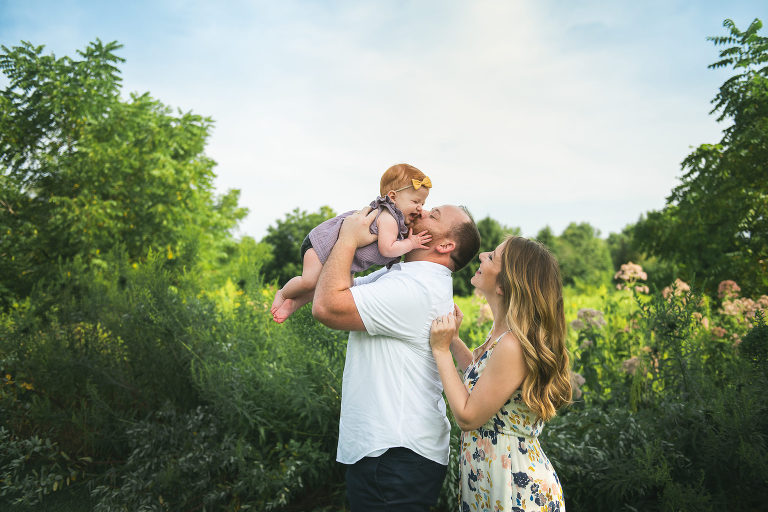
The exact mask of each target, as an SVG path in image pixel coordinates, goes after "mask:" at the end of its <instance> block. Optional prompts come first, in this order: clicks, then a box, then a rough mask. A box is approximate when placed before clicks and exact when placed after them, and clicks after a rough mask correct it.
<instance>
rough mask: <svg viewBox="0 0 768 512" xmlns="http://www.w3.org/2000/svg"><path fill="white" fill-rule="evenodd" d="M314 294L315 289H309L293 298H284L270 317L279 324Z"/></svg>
mask: <svg viewBox="0 0 768 512" xmlns="http://www.w3.org/2000/svg"><path fill="white" fill-rule="evenodd" d="M314 296H315V290H311V291H308V292H306V293H304V294H302V295H299V296H298V297H296V298H295V299H285V301H283V304H282V306H280V307H279V308H278V309H277V311H275V313H274V314H273V315H272V318H273V319H274V321H275V322H277V323H279V324H281V323H283V322H285V321H286V320H287V319H288V317H289V316H291V315H292V314H293V313H294V312H295V311H296V310H297V309H299V308H300V307H301V306H303V305H304V304H306V303H307V302H311V301H312V298H313V297H314Z"/></svg>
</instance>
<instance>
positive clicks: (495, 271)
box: [469, 242, 506, 296]
mask: <svg viewBox="0 0 768 512" xmlns="http://www.w3.org/2000/svg"><path fill="white" fill-rule="evenodd" d="M505 243H506V242H501V243H500V244H499V245H498V247H496V249H494V251H493V252H481V253H480V268H478V269H477V272H475V275H474V276H472V279H470V281H469V282H470V283H472V286H474V287H475V288H477V289H478V290H480V291H481V292H483V293H484V294H485V295H486V296H487V295H489V294H494V293H496V287H497V286H498V284H499V283H498V277H499V272H501V252H502V251H503V250H504V244H505Z"/></svg>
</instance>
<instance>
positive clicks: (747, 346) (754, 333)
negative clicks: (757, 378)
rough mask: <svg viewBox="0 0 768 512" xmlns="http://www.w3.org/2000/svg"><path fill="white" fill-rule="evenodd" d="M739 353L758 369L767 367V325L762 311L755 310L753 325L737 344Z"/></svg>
mask: <svg viewBox="0 0 768 512" xmlns="http://www.w3.org/2000/svg"><path fill="white" fill-rule="evenodd" d="M739 355H741V357H742V358H743V359H745V360H747V361H749V362H750V363H752V365H753V366H754V367H755V368H757V369H759V370H763V371H765V369H766V368H768V325H766V324H765V313H764V312H763V311H758V312H757V315H756V318H755V322H754V326H753V327H752V329H751V330H750V331H749V332H748V333H747V334H746V335H745V336H744V339H743V340H742V342H741V345H739Z"/></svg>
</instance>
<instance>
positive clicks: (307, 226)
mask: <svg viewBox="0 0 768 512" xmlns="http://www.w3.org/2000/svg"><path fill="white" fill-rule="evenodd" d="M335 216H336V213H335V212H334V211H333V210H332V209H331V208H330V207H329V206H321V207H320V209H319V210H318V211H317V212H316V213H308V212H306V211H304V210H300V209H299V208H296V209H294V210H293V211H292V212H290V213H287V214H285V218H284V219H282V220H280V219H278V220H277V224H276V225H275V226H269V227H268V228H267V235H266V236H265V237H264V238H262V239H261V241H262V242H266V243H268V244H270V245H271V246H272V256H273V258H272V260H271V261H269V262H267V263H266V264H265V265H264V267H263V272H264V280H265V281H273V280H277V283H278V285H280V286H282V285H284V284H285V283H286V282H287V281H288V280H289V279H290V278H292V277H293V276H296V275H300V274H301V265H302V261H301V252H300V249H301V243H302V242H303V241H304V237H306V236H307V235H308V234H309V232H310V231H311V230H312V228H314V227H315V226H317V225H318V224H321V223H322V222H324V221H326V220H328V219H330V218H333V217H335Z"/></svg>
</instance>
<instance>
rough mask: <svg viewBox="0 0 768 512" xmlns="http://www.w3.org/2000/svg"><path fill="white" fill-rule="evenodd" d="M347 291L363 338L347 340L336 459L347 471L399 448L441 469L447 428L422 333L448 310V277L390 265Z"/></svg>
mask: <svg viewBox="0 0 768 512" xmlns="http://www.w3.org/2000/svg"><path fill="white" fill-rule="evenodd" d="M350 290H351V292H352V297H353V298H354V300H355V305H356V307H357V311H358V313H360V318H362V320H363V324H364V325H365V328H366V331H352V332H350V333H349V342H348V344H347V357H346V363H345V365H344V378H343V383H342V392H341V419H340V421H339V444H338V449H337V452H336V460H337V461H339V462H341V463H344V464H354V463H355V462H357V461H358V460H360V459H361V458H363V457H365V456H367V455H378V454H380V453H381V452H382V451H383V450H386V449H388V448H393V447H405V448H409V449H411V450H413V451H414V452H416V453H418V454H419V455H421V456H423V457H426V458H427V459H430V460H433V461H435V462H437V463H439V464H445V465H447V464H448V450H449V448H448V443H449V434H450V430H451V425H450V422H449V421H448V418H447V417H446V416H445V402H444V401H443V396H442V392H443V385H442V382H441V381H440V374H439V373H438V371H437V365H436V364H435V359H434V357H433V356H432V349H431V348H430V346H429V329H430V326H431V324H432V320H434V319H435V318H437V317H438V316H440V315H444V314H446V313H449V312H450V311H452V309H453V283H452V280H451V271H450V270H449V269H448V268H447V267H445V266H443V265H439V264H437V263H432V262H428V261H414V262H407V263H398V264H396V265H393V266H392V268H391V269H390V270H386V269H381V270H379V271H377V272H374V273H373V274H370V275H368V276H365V277H361V278H357V279H355V285H354V286H353V287H352V288H351V289H350Z"/></svg>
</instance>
